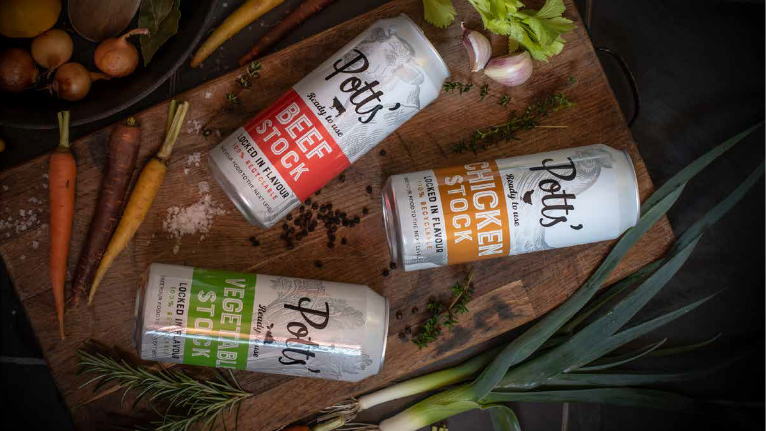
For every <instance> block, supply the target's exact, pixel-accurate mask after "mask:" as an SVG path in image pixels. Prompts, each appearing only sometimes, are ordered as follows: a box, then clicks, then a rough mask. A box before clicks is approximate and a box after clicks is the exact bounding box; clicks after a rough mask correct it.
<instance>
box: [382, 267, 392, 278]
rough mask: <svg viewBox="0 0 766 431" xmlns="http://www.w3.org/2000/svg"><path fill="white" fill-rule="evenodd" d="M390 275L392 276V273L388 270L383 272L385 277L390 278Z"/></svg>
mask: <svg viewBox="0 0 766 431" xmlns="http://www.w3.org/2000/svg"><path fill="white" fill-rule="evenodd" d="M389 274H391V272H390V271H389V270H388V268H386V269H384V270H383V277H388V275H389Z"/></svg>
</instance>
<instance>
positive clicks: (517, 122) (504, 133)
mask: <svg viewBox="0 0 766 431" xmlns="http://www.w3.org/2000/svg"><path fill="white" fill-rule="evenodd" d="M572 106H574V103H572V102H571V101H570V100H569V98H567V96H566V95H564V94H561V93H556V94H552V95H550V96H547V97H544V98H542V99H539V100H537V101H535V102H532V104H530V105H529V106H527V108H526V109H525V110H524V113H523V114H521V115H518V114H516V113H511V116H510V118H509V119H508V121H507V122H505V123H502V124H496V125H494V126H490V127H487V128H486V129H477V130H475V131H474V132H473V134H472V135H471V138H470V139H469V140H468V141H463V140H461V141H460V142H458V143H457V144H455V145H453V146H452V151H453V152H454V153H462V152H464V151H472V152H473V153H477V152H479V151H482V150H486V149H487V148H489V146H490V145H493V144H497V143H498V142H501V141H506V142H510V141H511V140H519V138H518V137H517V136H516V134H517V133H518V132H519V131H521V130H531V129H534V128H535V127H539V126H540V122H541V121H542V120H543V119H544V118H546V117H548V116H549V115H551V114H553V113H554V112H557V111H559V110H561V109H565V108H569V107H572Z"/></svg>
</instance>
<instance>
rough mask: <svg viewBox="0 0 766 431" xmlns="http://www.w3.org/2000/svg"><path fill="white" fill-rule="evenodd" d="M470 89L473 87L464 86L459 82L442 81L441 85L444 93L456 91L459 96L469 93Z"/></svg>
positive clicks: (471, 85) (469, 85) (470, 85)
mask: <svg viewBox="0 0 766 431" xmlns="http://www.w3.org/2000/svg"><path fill="white" fill-rule="evenodd" d="M471 87H473V84H465V83H462V82H459V81H444V84H443V85H442V88H443V89H444V92H445V93H449V92H450V91H453V90H457V91H458V92H460V94H461V95H462V94H463V93H468V92H469V91H471Z"/></svg>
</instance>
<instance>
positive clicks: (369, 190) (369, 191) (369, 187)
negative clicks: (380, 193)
mask: <svg viewBox="0 0 766 431" xmlns="http://www.w3.org/2000/svg"><path fill="white" fill-rule="evenodd" d="M367 193H370V194H372V186H367Z"/></svg>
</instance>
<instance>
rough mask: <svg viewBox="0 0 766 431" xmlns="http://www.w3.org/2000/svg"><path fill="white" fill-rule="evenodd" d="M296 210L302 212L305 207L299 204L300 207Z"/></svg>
mask: <svg viewBox="0 0 766 431" xmlns="http://www.w3.org/2000/svg"><path fill="white" fill-rule="evenodd" d="M298 211H300V212H304V211H306V207H304V206H303V205H301V207H300V209H299V210H298Z"/></svg>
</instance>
